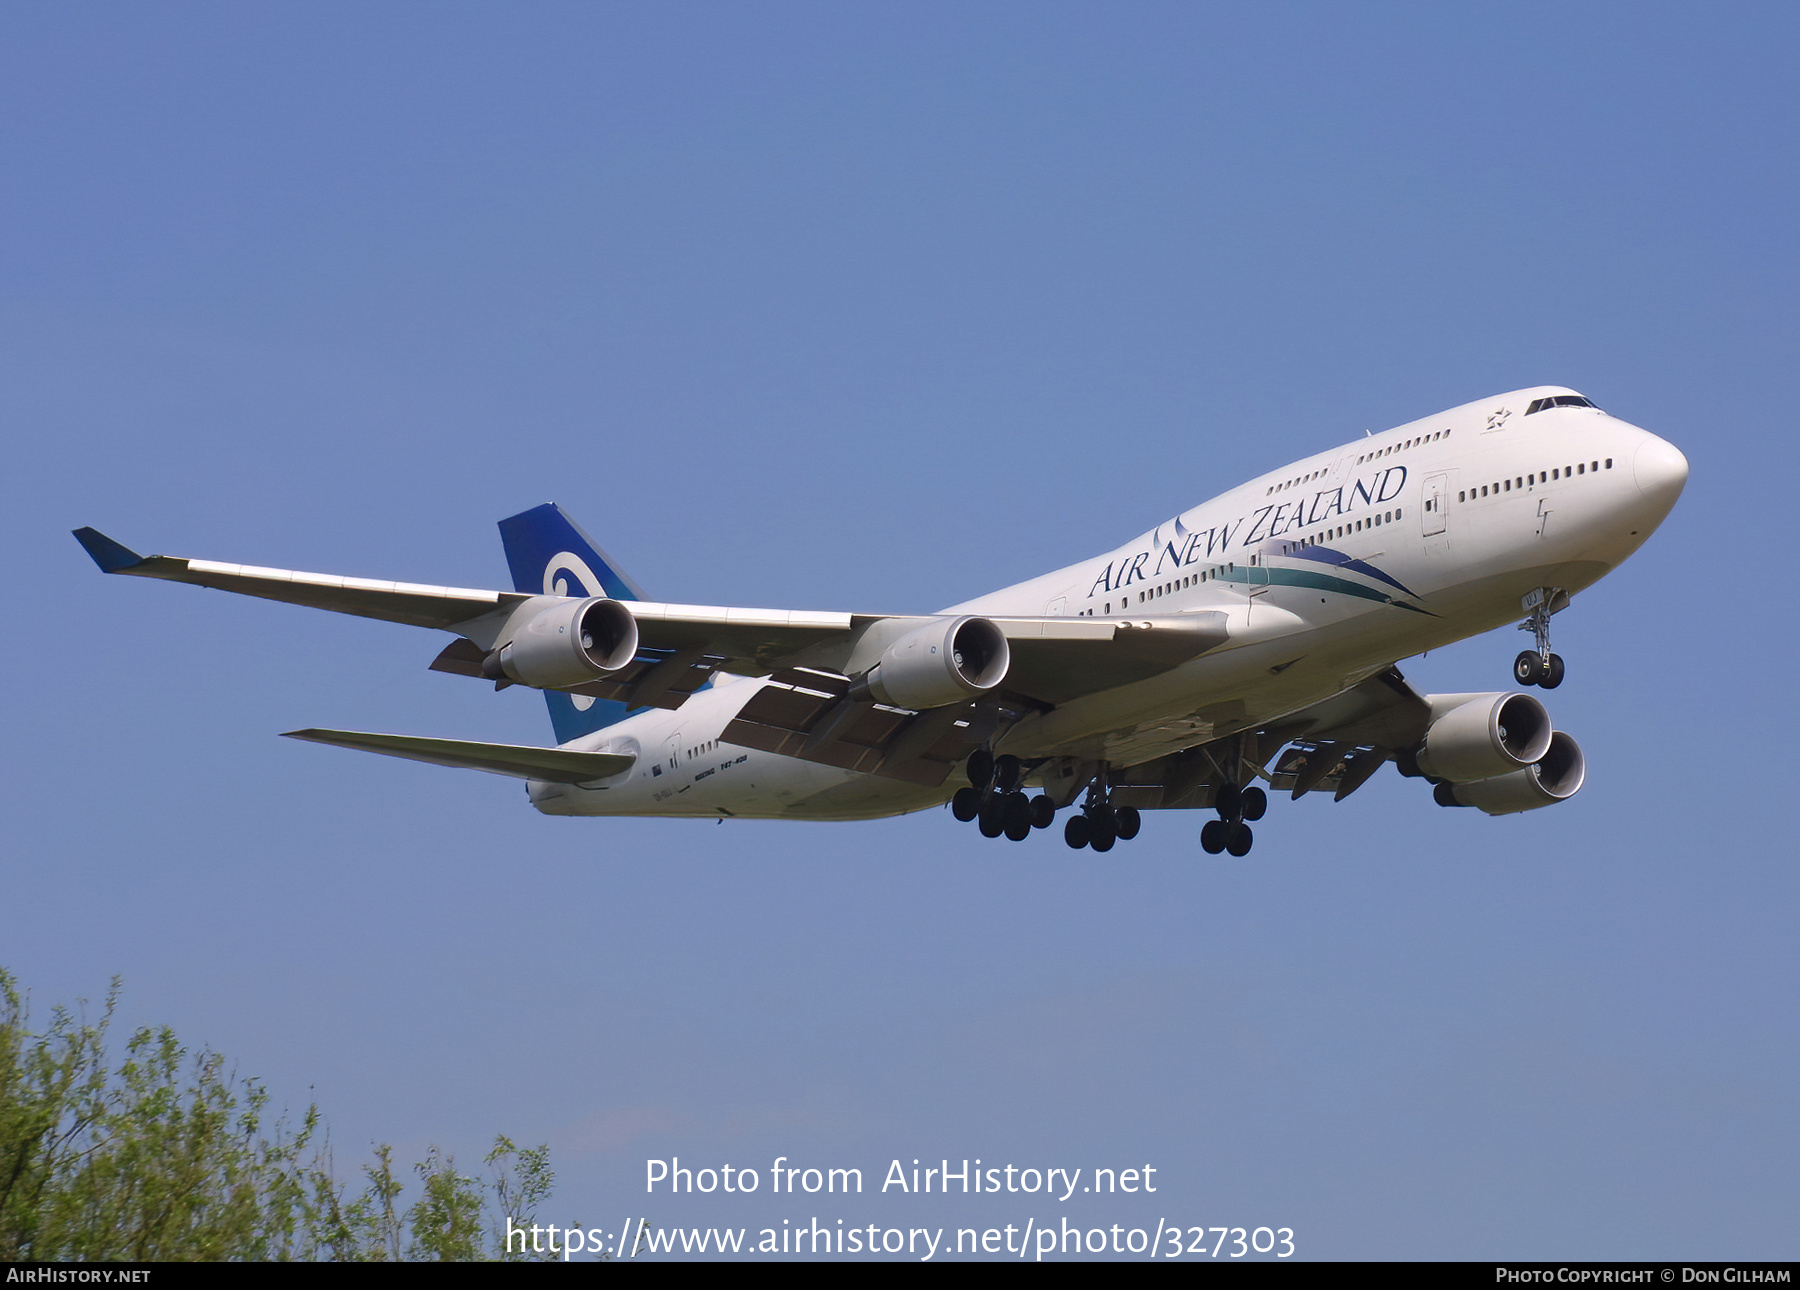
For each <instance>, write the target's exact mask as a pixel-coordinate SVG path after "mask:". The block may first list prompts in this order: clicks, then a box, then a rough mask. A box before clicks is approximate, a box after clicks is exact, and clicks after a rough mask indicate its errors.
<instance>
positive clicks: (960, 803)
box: [950, 787, 981, 824]
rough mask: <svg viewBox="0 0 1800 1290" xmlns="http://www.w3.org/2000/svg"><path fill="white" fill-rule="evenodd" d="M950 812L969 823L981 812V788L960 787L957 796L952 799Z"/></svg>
mask: <svg viewBox="0 0 1800 1290" xmlns="http://www.w3.org/2000/svg"><path fill="white" fill-rule="evenodd" d="M950 814H952V815H954V816H955V817H956V818H957V819H958V820H961V821H962V822H963V823H964V824H967V823H968V822H969V821H970V820H972V819H974V818H975V817H976V816H977V815H980V814H981V790H980V789H979V788H973V787H969V788H959V789H957V790H956V796H955V797H952V798H951V799H950Z"/></svg>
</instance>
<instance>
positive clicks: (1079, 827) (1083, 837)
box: [1063, 815, 1091, 851]
mask: <svg viewBox="0 0 1800 1290" xmlns="http://www.w3.org/2000/svg"><path fill="white" fill-rule="evenodd" d="M1090 836H1091V835H1090V833H1089V830H1088V818H1087V816H1085V815H1071V816H1070V817H1069V822H1068V823H1067V824H1065V825H1063V841H1064V842H1067V843H1068V844H1069V845H1070V846H1072V847H1074V848H1075V849H1076V850H1077V851H1079V850H1081V848H1083V847H1085V846H1086V845H1087V844H1088V838H1089V837H1090Z"/></svg>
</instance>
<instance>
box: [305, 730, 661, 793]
mask: <svg viewBox="0 0 1800 1290" xmlns="http://www.w3.org/2000/svg"><path fill="white" fill-rule="evenodd" d="M282 737H283V738H284V739H304V740H305V741H306V742H308V743H314V744H331V745H333V746H334V747H338V748H355V749H357V750H358V751H359V752H372V753H381V754H383V755H385V756H388V757H404V758H406V759H407V760H408V761H422V762H429V763H430V764H431V765H433V766H454V767H458V768H460V769H465V770H485V771H487V772H489V773H490V774H494V775H510V776H512V777H513V778H514V779H546V780H554V781H556V782H557V783H559V784H587V783H591V782H592V781H594V780H597V779H611V778H612V777H613V776H614V775H622V774H624V773H625V772H626V771H628V770H630V769H631V768H632V766H633V765H635V764H636V762H637V758H636V757H633V756H631V755H629V754H626V753H599V752H576V751H574V750H572V749H568V748H534V747H531V746H528V745H525V744H484V743H476V742H474V741H472V740H467V739H423V738H418V737H415V736H413V735H378V734H371V733H369V732H367V731H363V730H290V731H288V732H287V733H286V734H284V735H283V736H282Z"/></svg>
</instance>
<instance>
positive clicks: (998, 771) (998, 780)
mask: <svg viewBox="0 0 1800 1290" xmlns="http://www.w3.org/2000/svg"><path fill="white" fill-rule="evenodd" d="M1024 773H1025V763H1023V762H1021V761H1020V760H1019V759H1018V758H1017V757H1014V756H1013V755H1012V754H1011V753H1007V754H1006V755H1005V756H1004V757H996V758H994V787H995V788H997V789H1000V790H1001V791H1002V792H1006V793H1010V792H1012V791H1013V789H1015V788H1017V787H1018V786H1019V778H1020V777H1021V776H1022V775H1024Z"/></svg>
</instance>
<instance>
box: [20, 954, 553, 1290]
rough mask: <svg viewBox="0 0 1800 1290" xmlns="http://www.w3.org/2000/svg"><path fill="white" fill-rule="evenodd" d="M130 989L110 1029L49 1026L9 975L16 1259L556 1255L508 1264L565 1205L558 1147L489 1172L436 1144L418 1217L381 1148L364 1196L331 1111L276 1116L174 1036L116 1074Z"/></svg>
mask: <svg viewBox="0 0 1800 1290" xmlns="http://www.w3.org/2000/svg"><path fill="white" fill-rule="evenodd" d="M119 990H120V983H119V981H118V979H117V978H114V980H113V983H112V987H111V989H110V990H109V991H108V992H107V997H106V1005H105V1009H104V1011H103V1013H102V1015H101V1017H100V1019H99V1020H98V1021H93V1022H90V1021H89V1020H88V1019H87V1017H86V1015H85V1004H83V1011H82V1012H81V1013H72V1012H70V1011H69V1010H68V1009H66V1008H62V1007H58V1008H56V1009H55V1010H54V1011H53V1012H52V1013H51V1019H50V1024H49V1026H48V1027H47V1028H46V1029H44V1030H43V1031H42V1032H39V1033H33V1032H31V1030H30V1029H29V1018H28V1015H27V1009H26V1007H25V1005H24V1003H23V1002H22V1000H21V998H20V995H19V991H18V987H17V984H16V983H15V981H14V980H13V978H12V976H11V974H9V973H8V972H7V971H6V970H5V969H4V968H0V1261H7V1262H10V1261H17V1260H61V1259H77V1260H84V1261H93V1260H108V1259H127V1260H133V1261H142V1260H169V1259H243V1260H258V1261H261V1260H275V1259H299V1260H324V1259H332V1260H356V1261H378V1262H379V1261H399V1260H400V1259H402V1258H405V1259H411V1260H420V1259H430V1260H470V1259H482V1258H486V1257H489V1256H490V1252H491V1253H492V1254H493V1255H496V1256H498V1257H502V1258H513V1259H517V1258H520V1257H525V1258H531V1257H539V1258H543V1257H549V1256H548V1255H547V1254H542V1255H532V1254H526V1255H523V1256H521V1255H519V1254H518V1253H517V1252H514V1253H512V1254H507V1253H506V1252H505V1249H504V1237H503V1233H504V1227H505V1223H506V1220H507V1218H508V1217H509V1216H510V1217H511V1218H512V1219H513V1221H514V1222H515V1223H516V1224H519V1225H529V1224H531V1223H532V1222H534V1221H536V1212H537V1208H538V1206H539V1205H541V1204H542V1203H543V1202H544V1200H545V1199H546V1198H547V1197H548V1196H549V1193H550V1188H551V1185H552V1183H553V1182H554V1180H555V1175H554V1174H553V1173H552V1171H551V1169H550V1153H549V1149H548V1148H547V1147H542V1146H540V1147H535V1148H531V1149H528V1150H524V1151H521V1150H519V1149H518V1148H516V1147H515V1146H514V1145H513V1144H512V1143H511V1142H510V1141H508V1140H507V1139H506V1138H504V1137H499V1138H496V1139H495V1140H494V1148H493V1150H492V1151H491V1152H489V1153H488V1155H487V1157H486V1159H485V1161H484V1163H485V1164H486V1166H487V1174H486V1175H485V1176H484V1177H481V1178H476V1177H470V1176H466V1175H463V1174H459V1173H458V1172H457V1170H456V1162H455V1160H454V1159H453V1158H452V1157H451V1156H450V1155H448V1154H447V1153H443V1152H440V1151H439V1150H438V1148H436V1147H435V1146H434V1147H432V1148H431V1149H430V1150H429V1151H428V1152H427V1153H426V1156H425V1159H424V1160H423V1161H421V1162H420V1163H418V1164H417V1165H415V1166H414V1170H415V1172H416V1173H417V1174H418V1176H419V1182H420V1191H421V1195H420V1197H419V1199H418V1200H417V1201H416V1202H414V1203H413V1204H412V1205H411V1206H410V1207H409V1208H406V1209H405V1210H404V1211H402V1210H401V1208H400V1198H401V1195H402V1193H403V1192H404V1191H405V1185H404V1183H403V1181H402V1179H401V1177H397V1176H396V1174H395V1171H394V1163H393V1151H392V1149H391V1148H390V1147H388V1146H387V1145H386V1144H383V1145H381V1146H378V1147H376V1148H375V1160H374V1163H372V1164H369V1165H365V1166H364V1167H363V1171H362V1172H363V1175H364V1178H365V1179H366V1181H367V1186H366V1188H365V1189H364V1190H363V1192H362V1193H361V1194H360V1195H358V1196H356V1197H355V1198H354V1199H349V1198H347V1197H346V1188H345V1185H344V1184H341V1183H339V1182H338V1181H337V1180H336V1177H335V1175H334V1172H333V1170H332V1168H331V1150H330V1145H329V1142H328V1140H327V1139H326V1137H325V1134H324V1131H323V1125H322V1121H321V1119H320V1116H319V1111H318V1108H317V1107H316V1106H311V1107H308V1108H307V1110H306V1114H305V1115H304V1116H303V1117H302V1118H301V1120H300V1122H299V1123H298V1124H297V1125H294V1124H290V1123H289V1122H288V1120H287V1119H286V1118H285V1117H281V1118H278V1119H276V1120H274V1121H273V1122H272V1123H271V1122H269V1119H268V1104H269V1094H268V1091H267V1090H266V1089H265V1088H264V1087H263V1086H262V1084H261V1083H260V1082H258V1081H257V1080H254V1079H247V1078H246V1079H239V1078H238V1077H237V1075H236V1072H234V1071H233V1072H228V1071H227V1070H226V1067H225V1061H224V1059H223V1058H222V1057H220V1056H219V1055H218V1054H217V1053H213V1052H210V1051H204V1050H203V1051H201V1052H199V1053H197V1054H194V1055H192V1056H191V1057H190V1055H189V1054H188V1051H187V1050H186V1049H185V1048H183V1047H182V1045H181V1044H180V1042H179V1041H178V1040H177V1039H176V1037H175V1034H174V1032H173V1031H171V1030H169V1029H168V1028H167V1027H164V1028H162V1029H160V1030H153V1029H151V1028H148V1027H145V1028H143V1029H140V1030H138V1031H136V1032H135V1033H134V1034H133V1035H132V1036H131V1039H130V1041H129V1042H128V1043H127V1044H126V1047H125V1059H124V1060H123V1061H122V1062H121V1063H120V1064H119V1066H118V1069H117V1070H111V1069H109V1065H108V1061H107V1056H106V1043H107V1038H108V1032H109V1030H110V1028H111V1025H112V1020H113V1014H114V1012H115V1010H116V1007H117V1004H118V997H119Z"/></svg>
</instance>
